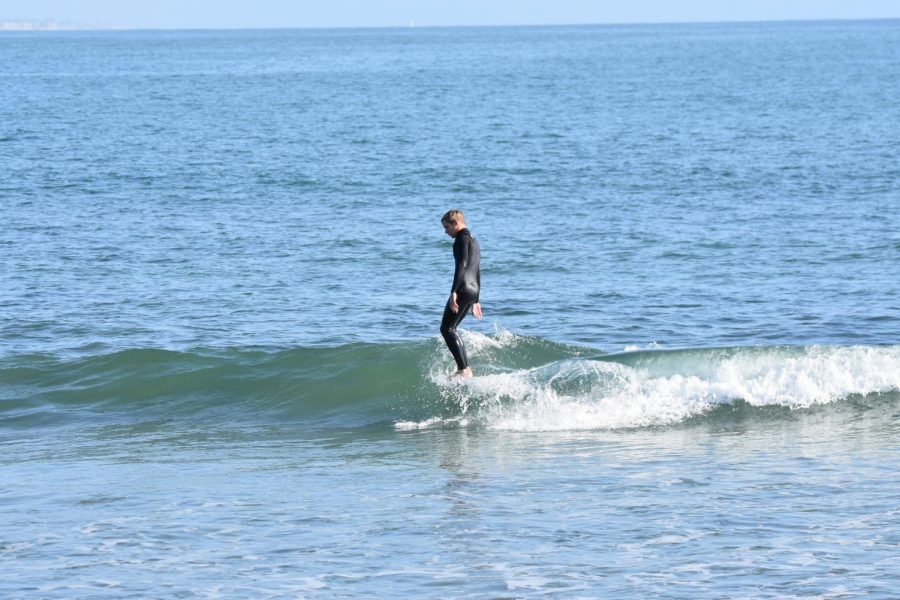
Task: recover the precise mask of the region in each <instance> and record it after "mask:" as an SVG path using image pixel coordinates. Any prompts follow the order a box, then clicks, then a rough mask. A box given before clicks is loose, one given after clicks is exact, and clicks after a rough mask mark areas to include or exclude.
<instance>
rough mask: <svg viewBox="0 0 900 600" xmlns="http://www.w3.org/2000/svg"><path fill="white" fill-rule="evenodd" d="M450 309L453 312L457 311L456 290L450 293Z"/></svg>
mask: <svg viewBox="0 0 900 600" xmlns="http://www.w3.org/2000/svg"><path fill="white" fill-rule="evenodd" d="M450 310H452V311H453V312H455V313H458V312H459V304H457V303H456V292H453V293H452V294H450Z"/></svg>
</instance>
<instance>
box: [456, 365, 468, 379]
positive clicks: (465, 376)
mask: <svg viewBox="0 0 900 600" xmlns="http://www.w3.org/2000/svg"><path fill="white" fill-rule="evenodd" d="M456 376H457V377H462V378H463V379H468V378H470V377H471V376H472V369H470V368H469V367H466V368H465V369H460V370H459V371H457V372H456Z"/></svg>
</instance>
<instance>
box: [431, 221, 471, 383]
mask: <svg viewBox="0 0 900 600" xmlns="http://www.w3.org/2000/svg"><path fill="white" fill-rule="evenodd" d="M453 258H454V259H456V270H455V271H454V273H453V287H452V288H451V289H450V293H451V294H452V293H453V292H456V303H457V305H459V311H458V312H453V311H452V310H450V300H447V306H445V307H444V318H443V319H442V320H441V335H442V336H444V341H445V342H447V347H448V348H450V352H452V353H453V358H454V360H456V366H457V367H459V369H460V370H462V369H465V368H466V367H468V366H469V358H468V357H467V356H466V347H465V346H464V345H463V341H462V338H460V337H459V333H457V332H456V327H457V326H458V325H459V324H460V323H461V322H462V320H463V319H464V318H465V317H466V314H467V313H468V312H469V309H471V308H472V305H473V304H477V303H478V294H479V292H480V291H481V248H480V247H479V246H478V242H477V241H476V240H475V238H473V237H472V234H471V233H469V230H468V229H461V230H460V231H459V233H457V234H456V239H454V240H453Z"/></svg>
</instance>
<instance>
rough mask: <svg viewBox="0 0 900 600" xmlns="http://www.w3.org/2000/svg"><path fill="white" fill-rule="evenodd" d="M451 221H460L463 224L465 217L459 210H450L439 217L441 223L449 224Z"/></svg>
mask: <svg viewBox="0 0 900 600" xmlns="http://www.w3.org/2000/svg"><path fill="white" fill-rule="evenodd" d="M453 221H462V222H463V223H465V222H466V217H465V216H464V215H463V214H462V211H461V210H458V209H455V208H451V209H450V210H448V211H447V212H445V213H444V216H443V217H441V223H451V222H453Z"/></svg>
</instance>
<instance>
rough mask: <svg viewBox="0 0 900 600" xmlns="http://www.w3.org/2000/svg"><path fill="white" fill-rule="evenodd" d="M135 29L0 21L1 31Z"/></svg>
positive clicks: (125, 26)
mask: <svg viewBox="0 0 900 600" xmlns="http://www.w3.org/2000/svg"><path fill="white" fill-rule="evenodd" d="M117 29H134V27H131V26H128V25H110V24H107V25H83V24H78V23H61V22H59V21H56V20H53V19H37V20H25V21H19V20H12V19H10V20H5V21H0V31H96V30H117Z"/></svg>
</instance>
